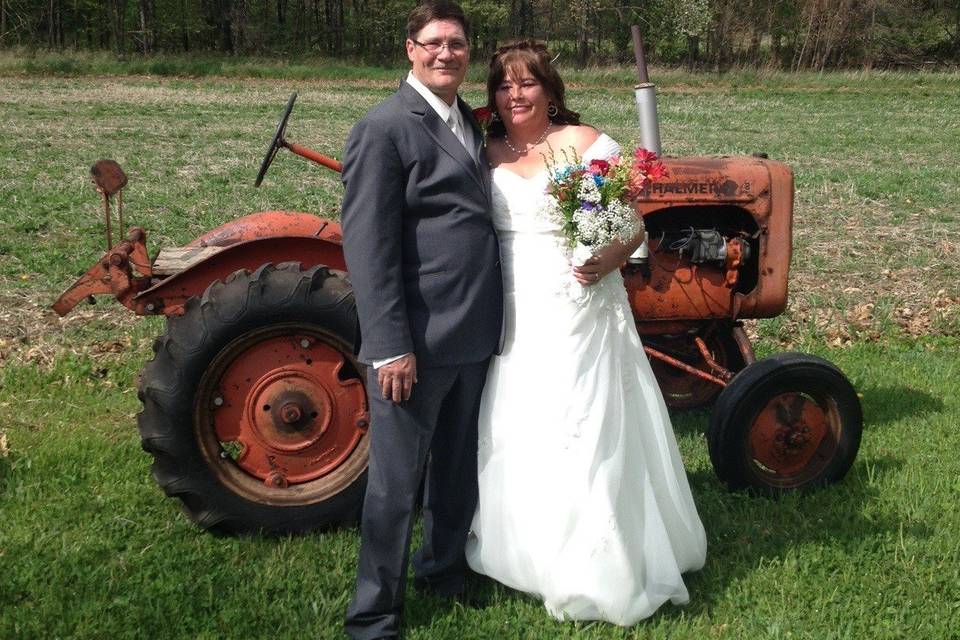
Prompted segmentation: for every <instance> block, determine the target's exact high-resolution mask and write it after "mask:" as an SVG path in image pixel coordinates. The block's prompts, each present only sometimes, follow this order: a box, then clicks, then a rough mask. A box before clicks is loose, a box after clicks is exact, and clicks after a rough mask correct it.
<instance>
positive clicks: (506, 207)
mask: <svg viewBox="0 0 960 640" xmlns="http://www.w3.org/2000/svg"><path fill="white" fill-rule="evenodd" d="M619 153H620V145H618V144H617V143H616V142H615V141H614V140H613V139H612V138H611V137H610V136H608V135H606V134H600V136H599V137H598V138H597V139H596V140H594V141H593V143H592V144H591V145H590V146H589V147H587V149H586V150H584V152H583V154H582V158H581V160H582V161H583V162H584V163H588V162H590V161H591V160H594V159H597V158H600V159H606V158H609V157H611V156H615V155H618V154H619ZM547 177H548V174H547V169H546V168H544V169H543V170H541V171H540V172H538V173H536V174H534V175H532V176H530V177H529V178H524V177H523V176H521V175H519V174H517V173H514V172H513V171H510V170H509V169H506V168H503V167H496V168H494V170H493V175H492V179H493V185H492V186H493V189H492V191H493V207H492V215H493V225H494V227H495V228H496V229H497V236H498V237H499V240H500V256H501V261H502V272H503V286H504V292H505V293H513V292H519V291H524V292H525V295H530V296H538V295H544V294H546V295H552V294H554V293H556V292H558V291H560V290H565V289H567V288H569V287H570V286H571V285H572V284H575V281H574V280H573V277H572V274H571V271H570V259H569V256H568V254H567V251H566V249H565V247H566V244H565V238H564V237H563V235H562V232H561V231H562V230H561V227H560V226H559V225H557V224H555V223H553V222H551V221H550V220H548V219H547V217H546V216H544V215H543V214H541V213H540V209H541V207H542V206H543V203H544V199H545V198H546V197H548V196H547V195H546V188H547V181H548V180H547ZM577 289H578V291H579V287H577Z"/></svg>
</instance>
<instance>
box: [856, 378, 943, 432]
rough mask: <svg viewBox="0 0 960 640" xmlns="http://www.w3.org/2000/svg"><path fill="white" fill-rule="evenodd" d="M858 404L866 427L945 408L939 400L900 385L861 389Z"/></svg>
mask: <svg viewBox="0 0 960 640" xmlns="http://www.w3.org/2000/svg"><path fill="white" fill-rule="evenodd" d="M860 403H861V405H862V406H863V418H864V423H865V424H866V425H867V427H878V426H881V425H886V424H889V423H891V422H896V421H897V420H901V419H903V418H919V417H922V416H927V415H930V414H931V413H940V412H941V411H943V410H944V408H945V407H944V404H943V401H942V400H941V399H939V398H934V397H933V396H931V395H930V394H928V393H924V392H923V391H920V390H918V389H913V388H911V387H906V386H902V385H897V386H890V387H866V388H863V389H861V390H860Z"/></svg>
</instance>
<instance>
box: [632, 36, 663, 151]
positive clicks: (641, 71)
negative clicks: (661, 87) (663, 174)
mask: <svg viewBox="0 0 960 640" xmlns="http://www.w3.org/2000/svg"><path fill="white" fill-rule="evenodd" d="M630 33H631V34H632V35H633V56H634V57H635V58H636V60H637V78H638V80H639V84H637V85H636V86H635V87H634V88H633V93H634V97H635V98H636V101H637V118H638V121H639V125H640V146H642V147H644V148H645V149H647V150H649V151H653V152H654V153H656V154H657V155H658V156H659V155H660V154H661V148H660V120H659V118H657V88H656V86H655V85H654V84H653V83H652V82H650V77H649V76H648V75H647V57H646V54H644V52H643V38H641V37H640V27H639V26H638V25H633V26H632V27H630Z"/></svg>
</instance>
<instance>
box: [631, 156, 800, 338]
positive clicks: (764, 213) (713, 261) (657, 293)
mask: <svg viewBox="0 0 960 640" xmlns="http://www.w3.org/2000/svg"><path fill="white" fill-rule="evenodd" d="M664 164H665V166H666V167H667V169H668V171H669V175H668V177H666V178H664V179H662V180H660V181H658V182H655V183H653V184H652V185H651V186H650V187H648V188H647V190H646V192H644V194H643V195H642V196H641V199H640V201H639V209H640V211H641V213H642V214H643V216H644V221H645V222H646V226H647V251H646V256H643V255H641V256H639V258H635V259H632V261H631V262H632V265H631V266H630V267H629V268H628V269H627V270H626V272H625V283H626V287H627V293H628V296H629V298H630V305H631V307H632V309H633V314H634V318H635V319H636V320H637V324H638V328H639V329H640V331H641V333H650V332H664V331H667V332H670V333H672V331H670V330H669V329H670V326H671V325H675V324H677V323H682V324H687V323H689V322H690V321H691V320H709V319H728V320H737V319H742V318H769V317H773V316H776V315H778V314H779V313H781V312H782V311H783V309H784V307H785V306H786V303H787V273H788V270H789V266H790V248H791V221H792V213H793V173H792V172H791V171H790V169H789V168H788V167H787V166H786V165H784V164H782V163H780V162H775V161H772V160H767V159H765V158H762V157H736V158H733V157H720V158H665V159H664ZM678 329H679V327H678Z"/></svg>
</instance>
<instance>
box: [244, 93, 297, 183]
mask: <svg viewBox="0 0 960 640" xmlns="http://www.w3.org/2000/svg"><path fill="white" fill-rule="evenodd" d="M296 99H297V92H296V91H294V92H293V93H291V94H290V99H289V100H287V106H286V107H285V108H284V109H283V115H281V116H280V120H278V121H277V131H276V133H274V134H273V140H271V141H270V146H269V147H267V155H266V156H264V158H263V162H261V163H260V171H259V172H258V173H257V181H256V182H254V183H253V186H255V187H259V186H260V183H261V182H263V176H265V175H267V169H269V168H270V163H271V162H273V157H274V156H275V155H277V151H279V150H280V147H283V146H284V143H285V142H286V141H285V140H284V139H283V134H284V133H285V132H286V130H287V120H289V119H290V112H291V111H293V103H294V102H295V101H296Z"/></svg>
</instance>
